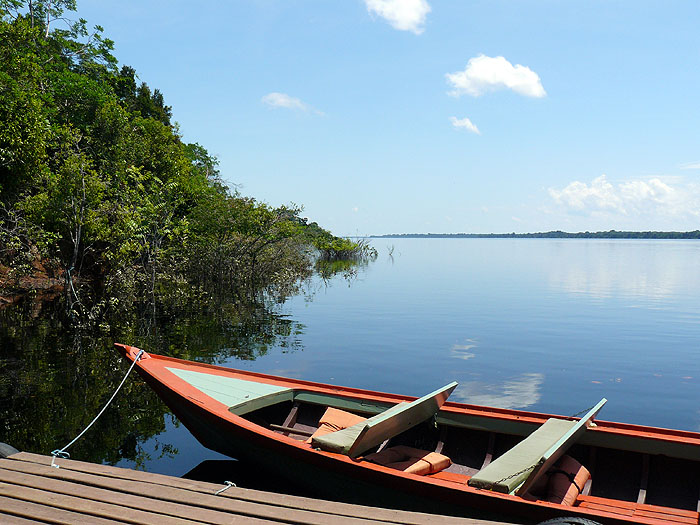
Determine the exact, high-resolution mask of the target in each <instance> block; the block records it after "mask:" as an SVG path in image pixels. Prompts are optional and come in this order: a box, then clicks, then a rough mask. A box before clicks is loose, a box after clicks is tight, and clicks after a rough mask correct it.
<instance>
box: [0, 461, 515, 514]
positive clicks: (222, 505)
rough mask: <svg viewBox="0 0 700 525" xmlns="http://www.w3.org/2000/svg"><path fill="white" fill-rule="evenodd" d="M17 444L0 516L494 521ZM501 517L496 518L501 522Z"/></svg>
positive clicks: (0, 471)
mask: <svg viewBox="0 0 700 525" xmlns="http://www.w3.org/2000/svg"><path fill="white" fill-rule="evenodd" d="M56 464H57V465H59V468H55V467H52V466H51V458H50V457H47V456H40V455H37V454H30V453H27V452H20V453H17V454H14V455H12V456H10V457H9V458H6V459H0V522H1V523H3V524H8V525H10V524H28V523H65V524H71V525H81V524H86V525H87V524H89V525H101V524H107V523H135V524H139V525H142V524H143V525H147V524H153V525H165V524H177V525H180V524H201V523H217V524H229V523H250V524H252V525H256V524H269V523H277V524H279V523H294V524H309V525H311V524H314V525H326V524H348V525H367V524H384V525H386V524H391V523H402V524H411V525H424V524H438V523H439V524H446V525H452V524H454V525H495V524H496V523H497V522H493V521H485V520H478V519H471V518H454V517H447V516H436V515H433V514H423V513H419V512H406V511H400V510H390V509H380V508H374V507H365V506H361V505H351V504H347V503H337V502H331V501H322V500H316V499H310V498H304V497H299V496H290V495H285V494H276V493H270V492H263V491H259V490H252V489H244V488H238V487H230V488H227V489H226V490H225V491H223V492H220V493H219V494H218V495H217V494H216V493H217V491H220V490H221V489H222V488H224V487H225V485H217V484H214V483H205V482H201V481H193V480H187V479H182V478H176V477H171V476H164V475H162V474H152V473H148V472H142V471H137V470H130V469H124V468H118V467H110V466H107V465H96V464H92V463H84V462H82V461H74V460H69V459H58V460H56ZM501 525H503V524H501Z"/></svg>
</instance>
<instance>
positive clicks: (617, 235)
mask: <svg viewBox="0 0 700 525" xmlns="http://www.w3.org/2000/svg"><path fill="white" fill-rule="evenodd" d="M371 237H373V238H380V239H700V230H695V231H691V232H654V231H647V232H626V231H617V230H610V231H606V232H578V233H569V232H563V231H560V230H557V231H550V232H537V233H391V234H388V235H372V236H371Z"/></svg>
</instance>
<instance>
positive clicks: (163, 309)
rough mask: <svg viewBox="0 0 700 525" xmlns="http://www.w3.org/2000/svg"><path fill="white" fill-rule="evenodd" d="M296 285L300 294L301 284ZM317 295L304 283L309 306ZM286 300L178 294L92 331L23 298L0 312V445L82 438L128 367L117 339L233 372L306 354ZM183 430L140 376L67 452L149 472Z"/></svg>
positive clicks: (175, 446) (34, 446)
mask: <svg viewBox="0 0 700 525" xmlns="http://www.w3.org/2000/svg"><path fill="white" fill-rule="evenodd" d="M338 273H340V274H341V275H342V276H343V278H344V280H345V282H347V283H348V285H350V284H352V282H353V280H354V279H355V278H356V277H357V265H347V264H345V265H344V264H342V263H337V264H332V265H330V266H325V267H323V273H322V274H321V277H322V280H324V279H331V277H332V276H333V275H335V274H338ZM298 284H299V288H297V289H296V290H295V291H297V292H299V290H300V289H301V287H302V286H304V283H298ZM313 293H314V292H313V291H312V288H311V287H310V286H308V283H307V289H306V290H305V294H306V297H307V300H311V299H312V298H313ZM284 301H285V297H281V296H280V297H268V298H267V299H264V300H261V301H260V302H257V303H253V304H245V305H241V304H240V303H234V302H233V301H232V300H231V299H229V300H228V301H227V300H226V299H225V298H216V299H212V298H209V299H208V300H201V301H199V300H189V301H187V300H183V299H182V297H180V296H173V297H167V298H163V300H162V301H161V302H160V303H158V304H157V305H156V307H155V308H154V306H153V304H152V303H149V304H132V305H130V306H129V307H128V308H126V307H121V308H118V309H116V308H115V309H113V310H110V309H109V308H107V309H105V310H104V312H103V315H101V316H100V318H99V319H98V320H97V321H96V322H94V323H92V324H90V323H75V322H70V321H69V320H68V319H66V316H65V315H64V314H65V308H64V307H63V303H62V300H61V299H60V298H59V299H56V300H53V301H37V300H31V299H29V298H27V299H25V300H22V301H19V302H17V303H15V304H12V305H9V306H6V307H4V308H0V350H1V353H0V442H5V443H9V444H11V445H12V446H14V447H15V448H17V449H19V450H25V451H29V452H36V453H40V454H48V453H50V451H52V450H54V449H57V448H59V447H61V446H63V445H65V444H66V443H68V442H70V441H71V440H72V439H73V438H74V437H75V436H76V435H78V434H79V433H80V432H81V431H82V430H83V429H84V428H85V427H86V426H87V424H88V423H89V422H90V421H91V420H92V418H93V417H94V416H95V415H96V414H97V413H98V412H99V411H100V409H101V408H102V406H103V405H104V403H105V402H106V400H107V399H109V397H110V396H111V394H112V393H113V392H114V390H115V389H116V387H117V385H118V383H119V382H120V381H121V379H122V378H123V376H124V374H125V372H126V370H127V368H128V367H127V366H126V363H125V362H124V361H123V360H122V359H121V358H120V357H119V356H118V355H117V353H116V352H115V351H114V348H113V344H114V342H124V343H128V344H131V345H134V346H138V347H140V348H143V349H146V350H148V351H150V352H154V353H158V354H164V355H169V356H172V357H177V358H181V359H187V360H195V361H203V362H206V363H212V364H222V363H227V362H230V361H238V363H237V364H235V365H234V366H239V367H241V366H245V365H244V363H241V362H245V361H253V360H255V359H258V358H260V357H262V356H266V355H267V354H268V353H270V352H272V351H274V352H276V353H279V354H285V353H296V352H301V351H302V350H303V349H304V344H303V336H304V333H305V330H306V327H305V326H304V324H303V323H300V322H298V321H295V320H294V319H292V318H291V317H290V316H289V315H287V314H286V313H285V312H284V307H283V305H284ZM115 304H116V303H115ZM279 372H280V373H281V374H283V375H289V376H293V375H295V374H294V372H293V371H287V370H279ZM179 427H180V423H179V422H178V421H177V419H176V418H174V416H172V415H171V413H170V411H169V409H168V408H167V407H166V406H165V405H164V404H163V403H162V402H161V401H160V399H159V398H158V397H157V396H156V395H155V393H154V392H153V391H152V390H151V389H150V388H149V387H148V386H146V384H145V383H144V382H143V381H142V380H140V379H139V378H138V376H136V374H134V375H133V376H132V377H131V378H130V379H129V380H128V381H127V382H126V383H125V384H124V386H123V388H122V390H121V391H120V393H119V395H118V396H117V398H116V399H115V401H114V402H113V403H112V405H110V407H109V409H108V410H106V411H105V412H104V414H103V415H102V417H101V418H100V419H99V420H98V421H97V422H96V423H95V425H94V426H93V427H92V428H91V429H90V431H89V432H88V433H87V434H86V435H85V436H84V437H83V438H82V439H81V440H79V441H78V442H77V443H76V444H75V445H74V446H72V447H71V449H70V450H69V452H70V454H71V455H72V457H74V458H76V459H80V460H83V461H89V462H96V463H108V464H116V463H120V465H121V466H128V467H135V468H149V469H150V468H151V466H152V463H151V462H156V461H158V460H163V459H166V460H173V459H174V458H176V456H178V454H180V452H181V450H182V451H184V452H187V451H188V447H191V442H187V441H185V442H184V446H182V447H181V446H180V445H182V444H183V441H182V432H181V431H180V430H181V429H180V428H179ZM187 439H191V438H190V437H189V435H188V437H187ZM184 456H187V454H184ZM159 463H160V462H159ZM168 473H173V474H175V473H176V472H168Z"/></svg>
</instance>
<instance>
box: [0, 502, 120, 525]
mask: <svg viewBox="0 0 700 525" xmlns="http://www.w3.org/2000/svg"><path fill="white" fill-rule="evenodd" d="M0 509H2V512H3V513H5V514H13V515H14V516H19V517H22V518H26V519H29V520H33V521H34V523H40V522H43V523H58V524H60V525H65V524H66V523H70V524H71V525H114V524H115V523H118V522H117V521H115V520H106V519H103V518H98V517H97V516H84V515H82V514H80V513H78V512H71V511H68V510H63V509H57V508H54V507H49V506H46V505H38V504H36V503H30V502H28V501H18V500H16V499H13V498H8V497H5V496H0Z"/></svg>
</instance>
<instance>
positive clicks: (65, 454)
mask: <svg viewBox="0 0 700 525" xmlns="http://www.w3.org/2000/svg"><path fill="white" fill-rule="evenodd" d="M141 354H143V350H139V353H138V354H136V358H135V359H134V362H133V363H131V366H130V367H129V370H128V371H127V372H126V375H125V376H124V379H122V382H121V383H119V386H118V387H117V389H116V390H115V391H114V394H112V397H110V398H109V401H107V403H106V404H105V406H103V407H102V410H100V413H99V414H97V415H96V416H95V419H93V420H92V421H90V424H89V425H88V426H86V427H85V429H84V430H83V431H82V432H81V433H80V434H78V435H77V436H76V437H75V439H73V441H71V442H70V443H68V444H67V445H66V446H65V447H63V448H57V449H56V450H54V451H53V452H51V455H52V456H53V459H52V460H51V466H52V467H55V468H59V466H58V465H56V463H55V462H56V458H57V457H58V458H63V459H68V458H69V457H70V454H69V453H68V452H66V449H68V448H69V447H70V446H72V445H73V443H75V442H76V441H78V440H79V439H80V438H81V437H83V434H85V432H87V431H88V429H89V428H90V427H91V426H92V425H93V424H94V423H95V421H97V420H98V419H99V417H100V416H101V415H102V413H103V412H104V411H105V410H107V407H108V406H109V404H110V403H111V402H112V401H113V400H114V398H115V397H116V396H117V394H118V393H119V390H121V388H122V386H124V383H125V382H126V378H127V377H129V374H130V373H131V371H132V370H133V369H134V366H135V365H136V362H137V361H138V360H139V359H141Z"/></svg>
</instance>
